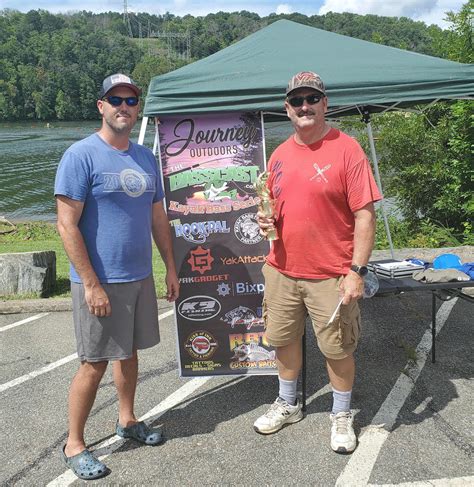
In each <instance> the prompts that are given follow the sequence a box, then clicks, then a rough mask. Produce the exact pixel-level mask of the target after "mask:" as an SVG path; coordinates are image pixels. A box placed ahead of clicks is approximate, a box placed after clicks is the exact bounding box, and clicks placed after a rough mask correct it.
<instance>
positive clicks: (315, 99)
mask: <svg viewBox="0 0 474 487" xmlns="http://www.w3.org/2000/svg"><path fill="white" fill-rule="evenodd" d="M321 98H323V97H322V96H321V95H306V96H293V97H291V98H288V103H289V104H290V105H291V106H292V107H295V108H297V107H302V106H303V103H304V102H305V100H306V102H307V103H308V105H316V103H319V101H320V100H321Z"/></svg>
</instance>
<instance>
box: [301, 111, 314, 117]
mask: <svg viewBox="0 0 474 487" xmlns="http://www.w3.org/2000/svg"><path fill="white" fill-rule="evenodd" d="M297 115H298V117H304V116H305V115H314V112H313V110H306V111H303V110H300V111H299V112H298V113H297Z"/></svg>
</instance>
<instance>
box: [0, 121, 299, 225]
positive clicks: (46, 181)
mask: <svg viewBox="0 0 474 487" xmlns="http://www.w3.org/2000/svg"><path fill="white" fill-rule="evenodd" d="M270 125H271V126H270V127H268V129H267V138H268V137H272V138H275V137H277V138H280V139H281V140H283V138H284V137H285V136H286V134H287V133H289V131H291V127H289V124H280V123H279V124H270ZM99 128H100V120H97V121H92V122H91V121H87V122H52V123H50V126H49V128H48V127H47V125H46V123H45V122H22V123H0V216H5V217H6V218H8V219H9V220H11V221H16V222H18V221H25V220H27V221H30V220H43V221H54V220H55V219H56V214H55V202H54V196H53V188H54V177H55V174H56V168H57V167H58V163H59V161H60V159H61V156H62V155H63V153H64V151H65V150H66V149H67V148H68V147H69V146H70V145H71V144H73V143H74V142H76V141H78V140H80V139H83V138H84V137H87V136H88V135H90V134H91V133H93V132H94V131H96V130H98V129H99ZM139 131H140V121H139V122H138V123H137V124H136V125H135V128H134V130H133V132H132V135H131V138H132V140H133V141H137V139H138V133H139ZM153 135H154V129H153V127H152V126H149V127H148V129H147V132H146V137H145V145H147V146H148V147H150V148H151V147H153Z"/></svg>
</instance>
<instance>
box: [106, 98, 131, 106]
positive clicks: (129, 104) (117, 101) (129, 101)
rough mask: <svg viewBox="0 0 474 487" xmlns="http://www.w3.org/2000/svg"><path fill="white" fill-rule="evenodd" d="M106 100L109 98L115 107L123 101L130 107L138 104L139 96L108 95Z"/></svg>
mask: <svg viewBox="0 0 474 487" xmlns="http://www.w3.org/2000/svg"><path fill="white" fill-rule="evenodd" d="M104 100H107V101H108V102H109V103H110V104H111V105H112V106H113V107H119V106H120V105H121V104H122V103H123V102H125V103H126V104H127V105H128V106H129V107H136V106H137V105H138V97H136V96H127V97H126V98H122V97H121V96H107V97H105V98H104Z"/></svg>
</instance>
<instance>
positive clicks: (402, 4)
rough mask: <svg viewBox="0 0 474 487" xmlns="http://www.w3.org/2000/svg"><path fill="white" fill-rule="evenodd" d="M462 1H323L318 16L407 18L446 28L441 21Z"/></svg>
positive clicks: (457, 8)
mask: <svg viewBox="0 0 474 487" xmlns="http://www.w3.org/2000/svg"><path fill="white" fill-rule="evenodd" d="M462 3H463V0H398V1H397V2H387V1H380V0H324V3H323V5H322V6H321V8H320V9H319V14H320V15H322V14H325V13H327V12H350V13H356V14H361V15H365V14H374V15H385V16H388V17H409V18H411V19H414V20H422V21H424V22H426V23H427V24H432V23H436V24H438V25H441V26H442V27H445V26H446V23H445V22H444V21H443V19H444V17H445V16H446V15H445V13H446V12H447V11H450V10H452V11H459V9H460V8H461V6H462Z"/></svg>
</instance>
